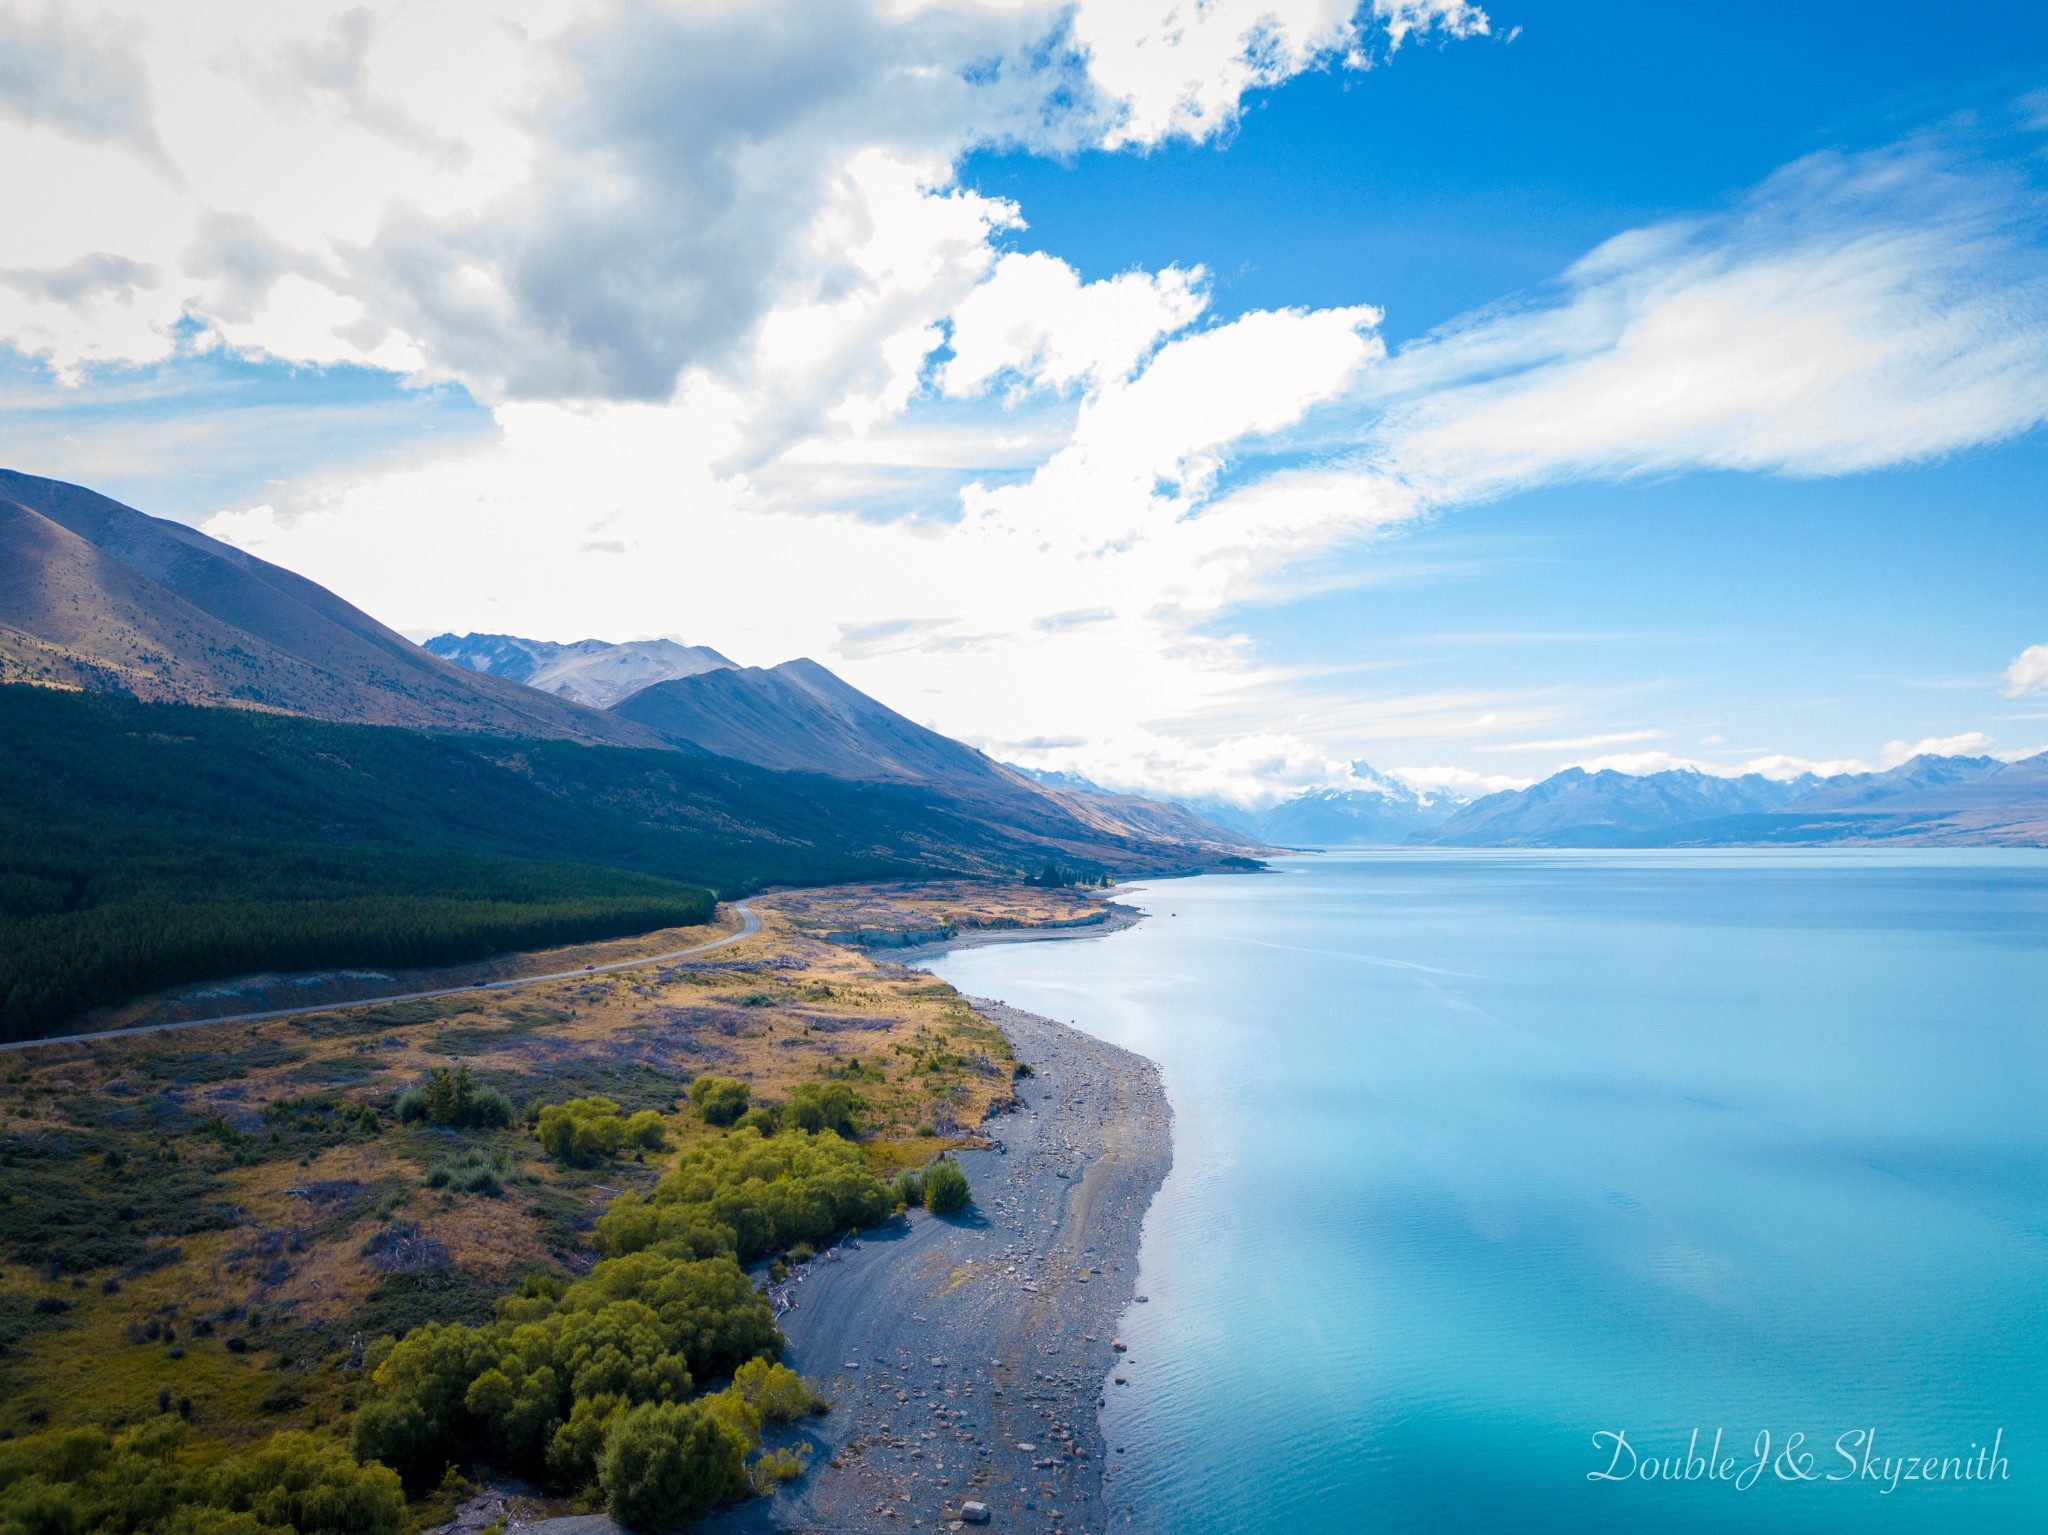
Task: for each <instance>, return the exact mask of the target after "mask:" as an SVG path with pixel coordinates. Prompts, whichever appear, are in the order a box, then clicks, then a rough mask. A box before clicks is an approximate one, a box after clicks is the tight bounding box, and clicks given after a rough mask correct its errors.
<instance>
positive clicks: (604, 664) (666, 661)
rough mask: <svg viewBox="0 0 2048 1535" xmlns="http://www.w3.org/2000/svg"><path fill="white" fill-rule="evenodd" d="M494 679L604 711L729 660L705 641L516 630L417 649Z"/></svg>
mask: <svg viewBox="0 0 2048 1535" xmlns="http://www.w3.org/2000/svg"><path fill="white" fill-rule="evenodd" d="M422 648H424V649H426V650H429V651H432V652H433V653H434V654H435V655H437V656H440V657H441V658H442V659H444V660H448V661H453V662H455V663H456V664H457V665H458V666H467V667H468V668H470V670H472V671H478V672H484V673H487V674H488V675H490V676H493V677H505V678H508V679H509V680H511V681H513V682H523V683H525V684H526V685H527V686H528V687H530V688H538V689H539V690H540V691H541V692H543V693H553V694H556V695H557V696H559V697H562V698H568V699H573V700H574V701H575V702H577V703H579V704H582V705H584V706H585V707H587V708H591V709H609V708H610V707H611V706H612V705H613V704H615V703H617V702H619V700H620V699H623V698H630V697H631V696H632V695H633V694H635V693H637V692H639V691H640V690H641V689H642V688H647V687H652V686H653V685H654V684H655V683H657V682H667V681H669V680H670V679H671V678H675V677H694V676H696V675H697V674H698V673H700V672H708V671H717V670H719V669H721V668H724V667H729V666H731V665H732V664H733V663H732V662H731V661H730V660H728V659H727V658H726V657H724V656H722V655H720V654H719V653H718V652H717V651H715V650H713V649H712V648H711V647H710V646H708V645H680V644H677V643H676V642H675V641H674V640H627V641H625V642H624V643H622V644H615V643H613V642H612V641H610V640H588V639H586V640H570V641H568V642H566V643H560V642H557V641H554V640H529V639H524V638H522V637H520V636H519V635H516V634H437V635H435V636H434V637H433V638H432V639H430V640H428V641H427V642H426V644H425V645H424V646H423V647H422Z"/></svg>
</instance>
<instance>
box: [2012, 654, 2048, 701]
mask: <svg viewBox="0 0 2048 1535" xmlns="http://www.w3.org/2000/svg"><path fill="white" fill-rule="evenodd" d="M2044 692H2048V645H2029V646H2028V647H2027V648H2026V649H2025V650H2022V651H2021V652H2020V653H2019V654H2018V655H2016V656H2014V657H2013V658H2012V665H2010V666H2008V667H2007V668H2006V669H2005V696H2006V697H2007V698H2024V697H2026V696H2027V695H2028V694H2029V693H2044Z"/></svg>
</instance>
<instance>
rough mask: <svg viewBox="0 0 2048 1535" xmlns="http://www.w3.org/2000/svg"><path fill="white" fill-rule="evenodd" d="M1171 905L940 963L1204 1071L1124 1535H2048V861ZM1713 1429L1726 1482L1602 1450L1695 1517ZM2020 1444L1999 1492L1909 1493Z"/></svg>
mask: <svg viewBox="0 0 2048 1535" xmlns="http://www.w3.org/2000/svg"><path fill="white" fill-rule="evenodd" d="M1134 899H1135V900H1136V902H1137V904H1139V905H1141V906H1143V907H1145V908H1146V909H1147V910H1149V911H1150V912H1152V913H1153V914H1154V916H1153V920H1151V921H1148V922H1146V923H1144V924H1142V925H1141V926H1140V927H1138V928H1136V929H1135V930H1132V931H1129V932H1125V933H1120V934H1116V935H1114V936H1111V937H1107V938H1103V939H1099V940H1089V941H1081V942H1073V943H1060V944H1021V945H1013V946H1009V947H994V948H984V949H971V950H966V951H964V952H960V953H956V954H951V955H947V956H944V957H943V958H941V959H939V960H937V961H935V962H933V963H932V964H931V966H930V968H932V969H933V970H935V971H936V972H937V973H939V974H940V975H942V976H944V977H945V978H946V979H947V980H949V981H952V982H953V983H954V984H956V985H958V986H959V987H960V988H961V989H963V990H965V991H968V992H971V993H974V994H977V995H984V996H996V997H1001V998H1004V999H1006V1000H1008V1001H1010V1002H1012V1003H1015V1004H1016V1005H1018V1006H1021V1007H1026V1008H1030V1009H1033V1010H1036V1011H1039V1012H1043V1013H1047V1014H1050V1015H1052V1016H1054V1017H1058V1018H1063V1019H1071V1020H1074V1021H1075V1022H1077V1023H1078V1024H1079V1025H1080V1026H1081V1027H1083V1028H1086V1029H1088V1030H1091V1031H1092V1032H1094V1033H1097V1034H1099V1035H1102V1036H1104V1037H1106V1038H1109V1039H1112V1040H1114V1041H1116V1042H1117V1043H1119V1044H1123V1045H1126V1046H1128V1047H1130V1048H1132V1049H1134V1050H1138V1051H1142V1052H1143V1053H1145V1054H1147V1055H1149V1056H1151V1057H1152V1058H1153V1059H1155V1060H1157V1061H1158V1062H1160V1064H1161V1066H1162V1067H1163V1069H1164V1072H1165V1077H1166V1083H1167V1088H1168V1092H1169V1094H1170V1095H1171V1097H1172V1100H1173V1105H1174V1110H1175V1114H1176V1121H1175V1155H1176V1163H1175V1167H1174V1171H1173V1174H1172V1176H1171V1178H1170V1179H1169V1180H1168V1182H1167V1185H1166V1187H1165V1189H1164V1190H1163V1191H1162V1192H1161V1194H1160V1197H1159V1199H1158V1200H1157V1201H1156V1202H1155V1204H1154V1206H1153V1209H1152V1212H1151V1215H1150V1217H1149V1218H1148V1220H1147V1223H1146V1228H1145V1243H1144V1253H1143V1260H1142V1278H1141V1280H1140V1286H1139V1288H1140V1289H1141V1291H1143V1292H1145V1293H1147V1294H1149V1295H1150V1296H1151V1303H1150V1304H1148V1305H1143V1306H1136V1307H1133V1308H1132V1311H1131V1313H1130V1315H1129V1317H1128V1318H1127V1319H1126V1322H1125V1329H1124V1337H1125V1338H1126V1340H1127V1341H1128V1342H1129V1344H1130V1358H1131V1364H1130V1365H1129V1366H1128V1368H1127V1369H1126V1372H1125V1373H1126V1374H1127V1375H1128V1376H1129V1377H1130V1380H1131V1383H1130V1384H1129V1385H1128V1386H1124V1387H1109V1388H1107V1389H1108V1392H1109V1407H1108V1409H1107V1410H1106V1412H1105V1414H1104V1423H1105V1427H1106V1429H1107V1431H1108V1434H1109V1442H1110V1444H1111V1445H1113V1446H1116V1445H1121V1446H1123V1447H1124V1449H1125V1452H1126V1453H1124V1454H1123V1455H1121V1456H1114V1455H1113V1456H1112V1457H1111V1459H1112V1461H1113V1462H1114V1463H1115V1464H1116V1465H1117V1467H1118V1468H1119V1469H1118V1472H1117V1474H1116V1477H1115V1480H1114V1481H1113V1482H1112V1487H1113V1488H1114V1489H1116V1490H1115V1491H1114V1492H1113V1494H1112V1496H1113V1499H1115V1500H1116V1502H1117V1512H1118V1521H1117V1522H1118V1525H1119V1526H1120V1527H1121V1525H1122V1516H1123V1515H1124V1514H1125V1513H1128V1514H1130V1515H1131V1517H1132V1521H1133V1522H1132V1524H1131V1526H1130V1528H1132V1529H1133V1530H1142V1529H1150V1530H1154V1531H1159V1532H1166V1535H1210V1532H1215V1535H1224V1532H1231V1535H1235V1532H1239V1531H1261V1530H1287V1531H1290V1532H1306V1535H1324V1532H1329V1535H1336V1532H1340V1531H1342V1532H1350V1531H1354V1530H1383V1531H1426V1532H1439V1531H1443V1532H1464V1531H1472V1532H1484V1531H1510V1530H1512V1531H1518V1532H1531V1531H1553V1530H1575V1531H1576V1530H1588V1531H1607V1530H1613V1531H1631V1532H1635V1531H1645V1530H1670V1531H1719V1530H1787V1531H1836V1530H1841V1531H1849V1530H1854V1531H1905V1530H1912V1531H1922V1530H1924V1531H1966V1530H1967V1531H2020V1530H2025V1531H2042V1530H2048V1309H2044V1304H2043V1302H2044V1298H2048V1043H2044V1041H2048V854H2041V853H2032V852H2018V853H2014V852H1986V853H1976V852H1972V853H1819V852H1810V853H1795V854H1786V853H1751V852H1736V853H1702V854H1690V855H1671V854H1663V853H1659V854H1610V853H1599V854H1580V853H1566V854H1548V853H1544V854H1493V853H1484V854H1474V853H1454V854H1440V853H1412V854H1402V853H1389V854H1362V855H1338V856H1329V857H1323V858H1314V859H1308V858H1303V859H1292V860H1287V861H1284V862H1282V863H1280V864H1279V865H1278V866H1277V872H1274V873H1271V874H1265V875H1252V876H1235V877H1213V878H1204V879H1197V880H1180V881H1169V882H1163V883H1160V884H1156V885H1150V886H1143V887H1140V888H1139V889H1138V892H1137V894H1136V896H1135V898H1134ZM1695 1429H1697V1430H1698V1431H1699V1436H1700V1437H1699V1440H1698V1452H1697V1459H1695V1460H1694V1461H1693V1462H1692V1467H1693V1470H1694V1472H1695V1476H1694V1479H1693V1480H1690V1481H1685V1480H1681V1481H1678V1482H1663V1481H1645V1480H1643V1479H1642V1478H1641V1476H1640V1475H1639V1476H1637V1477H1636V1478H1634V1479H1630V1480H1625V1481H1613V1482H1606V1481H1590V1480H1588V1474H1589V1473H1593V1472H1606V1471H1610V1470H1614V1469H1616V1468H1615V1452H1614V1441H1613V1439H1612V1438H1604V1439H1602V1440H1600V1441H1599V1443H1598V1444H1597V1445H1596V1443H1595V1442H1594V1437H1593V1436H1594V1435H1595V1434H1601V1433H1604V1434H1607V1435H1610V1436H1611V1435H1614V1434H1618V1433H1625V1434H1626V1436H1627V1440H1628V1443H1629V1445H1630V1447H1631V1449H1632V1450H1635V1451H1639V1452H1640V1453H1641V1455H1642V1457H1643V1458H1644V1459H1645V1460H1648V1459H1651V1458H1655V1459H1658V1460H1660V1461H1670V1460H1672V1458H1673V1457H1677V1458H1678V1459H1677V1463H1676V1465H1675V1466H1674V1469H1676V1470H1678V1471H1679V1472H1680V1473H1681V1474H1682V1473H1683V1472H1684V1470H1685V1469H1686V1457H1685V1452H1686V1449H1687V1446H1688V1443H1689V1441H1690V1440H1691V1437H1692V1435H1693V1432H1694V1430H1695ZM1717 1430H1718V1431H1720V1433H1721V1436H1722V1450H1721V1456H1722V1459H1723V1461H1724V1462H1725V1464H1720V1465H1718V1466H1716V1468H1715V1469H1717V1470H1719V1471H1720V1472H1722V1473H1723V1476H1722V1478H1721V1479H1716V1478H1714V1477H1711V1476H1708V1475H1705V1474H1702V1473H1703V1470H1704V1468H1705V1467H1706V1465H1707V1463H1708V1456H1707V1451H1708V1449H1709V1447H1710V1446H1711V1444H1712V1441H1713V1436H1714V1434H1715V1432H1716V1431H1717ZM2001 1431H2002V1434H2003V1437H2002V1439H2001V1440H1999V1447H2000V1453H2001V1455H2002V1456H2003V1459H2004V1462H2005V1463H2006V1470H2007V1475H2006V1477H2005V1478H2004V1479H2003V1480H1990V1481H1982V1482H1978V1481H1966V1482H1950V1483H1947V1484H1945V1485H1944V1484H1924V1483H1913V1482H1907V1481H1901V1482H1899V1483H1898V1485H1897V1487H1896V1490H1894V1491H1890V1492H1886V1491H1884V1490H1882V1489H1883V1488H1884V1486H1885V1482H1884V1481H1883V1480H1882V1479H1880V1478H1881V1476H1882V1473H1883V1472H1884V1470H1885V1466H1884V1461H1885V1457H1886V1456H1888V1455H1889V1456H1899V1457H1905V1456H1930V1455H1931V1456H1934V1457H1937V1458H1942V1457H1954V1458H1956V1459H1958V1460H1961V1459H1965V1458H1967V1459H1969V1460H1970V1462H1971V1464H1972V1466H1973V1467H1974V1466H1975V1465H1977V1464H1979V1462H1978V1461H1977V1460H1976V1455H1977V1450H1978V1448H1979V1447H1981V1446H1985V1445H1988V1444H1990V1443H1991V1442H1992V1441H1993V1438H1994V1436H1996V1435H1998V1434H2000V1433H2001ZM1766 1432H1767V1433H1769V1434H1770V1436H1771V1440H1770V1450H1769V1465H1768V1468H1767V1469H1766V1470H1765V1472H1764V1473H1763V1475H1762V1476H1761V1478H1759V1479H1756V1480H1754V1481H1744V1482H1740V1483H1738V1482H1737V1481H1736V1480H1735V1478H1738V1477H1741V1476H1742V1474H1743V1473H1744V1472H1746V1471H1747V1470H1749V1468H1750V1467H1751V1465H1752V1464H1753V1463H1754V1462H1755V1460H1756V1458H1757V1457H1756V1453H1755V1451H1756V1443H1757V1436H1758V1435H1759V1434H1760V1433H1766ZM1859 1432H1860V1433H1864V1434H1873V1433H1874V1437H1875V1443H1874V1448H1875V1452H1876V1454H1875V1456H1874V1457H1873V1458H1872V1460H1871V1461H1870V1469H1871V1471H1872V1472H1873V1473H1875V1474H1874V1475H1872V1476H1869V1477H1866V1476H1864V1475H1863V1474H1862V1473H1863V1471H1864V1459H1863V1453H1862V1452H1863V1443H1862V1441H1861V1440H1858V1439H1856V1438H1854V1437H1848V1438H1844V1437H1843V1436H1854V1435H1856V1434H1858V1433H1859ZM1794 1434H1798V1435H1803V1436H1804V1438H1803V1440H1801V1441H1799V1442H1798V1443H1797V1444H1796V1445H1794V1446H1793V1454H1792V1456H1791V1458H1789V1459H1787V1460H1784V1461H1780V1459H1779V1456H1780V1452H1782V1451H1783V1450H1784V1449H1785V1448H1786V1445H1787V1441H1788V1436H1789V1435H1794ZM1838 1441H1839V1442H1840V1443H1841V1444H1843V1445H1844V1446H1846V1447H1847V1448H1848V1449H1849V1450H1850V1451H1851V1452H1852V1454H1853V1456H1854V1459H1853V1460H1851V1459H1848V1458H1845V1457H1844V1456H1843V1455H1841V1454H1839V1453H1838V1452H1837V1448H1836V1446H1837V1443H1838ZM1808 1454H1810V1455H1811V1456H1812V1459H1811V1460H1810V1461H1805V1462H1802V1461H1801V1459H1800V1457H1801V1456H1804V1455H1808ZM1628 1465H1629V1458H1628V1456H1627V1455H1623V1456H1622V1457H1621V1458H1620V1463H1619V1468H1618V1472H1617V1474H1625V1473H1626V1471H1627V1469H1628ZM1802 1469H1803V1470H1805V1471H1806V1472H1807V1473H1808V1474H1809V1475H1810V1476H1811V1477H1812V1478H1813V1479H1812V1480H1799V1479H1797V1478H1798V1477H1799V1475H1800V1473H1801V1471H1802ZM1902 1469H1903V1467H1902ZM1852 1471H1853V1472H1854V1473H1855V1475H1853V1476H1845V1475H1844V1474H1845V1473H1850V1472H1852ZM1830 1475H1834V1476H1838V1477H1844V1479H1842V1480H1836V1481H1829V1480H1827V1479H1826V1478H1827V1477H1829V1476H1830Z"/></svg>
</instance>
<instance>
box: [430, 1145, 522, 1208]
mask: <svg viewBox="0 0 2048 1535" xmlns="http://www.w3.org/2000/svg"><path fill="white" fill-rule="evenodd" d="M511 1170H512V1159H511V1158H510V1157H508V1156H507V1155H505V1153H504V1152H502V1151H500V1152H486V1151H479V1150H476V1149H474V1148H472V1149H470V1150H468V1151H464V1152H463V1153H462V1154H461V1155H459V1156H453V1157H442V1158H441V1159H440V1160H439V1161H437V1162H435V1163H434V1165H433V1166H432V1167H430V1168H428V1169H427V1187H428V1188H430V1189H452V1190H453V1191H454V1192H456V1193H458V1194H483V1195H486V1196H487V1197H489V1198H491V1199H496V1198H497V1197H498V1196H499V1195H500V1194H503V1193H504V1192H505V1184H504V1178H505V1175H506V1174H508V1173H509V1172H511Z"/></svg>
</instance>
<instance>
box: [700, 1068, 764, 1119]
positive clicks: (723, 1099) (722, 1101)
mask: <svg viewBox="0 0 2048 1535" xmlns="http://www.w3.org/2000/svg"><path fill="white" fill-rule="evenodd" d="M751 1092H752V1090H751V1089H750V1088H749V1087H748V1086H747V1084H746V1083H744V1082H741V1081H739V1080H738V1079H737V1078H733V1077H709V1076H706V1077H699V1078H698V1079H697V1080H696V1081H694V1082H692V1083H691V1084H690V1102H691V1104H692V1105H693V1106H694V1107H695V1108H696V1110H697V1113H698V1114H699V1116H701V1117H702V1119H703V1121H704V1123H705V1124H707V1125H729V1124H731V1123H733V1122H734V1121H735V1120H737V1119H738V1118H739V1117H740V1115H742V1114H744V1113H746V1112H747V1099H748V1097H749V1096H751Z"/></svg>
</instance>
